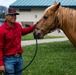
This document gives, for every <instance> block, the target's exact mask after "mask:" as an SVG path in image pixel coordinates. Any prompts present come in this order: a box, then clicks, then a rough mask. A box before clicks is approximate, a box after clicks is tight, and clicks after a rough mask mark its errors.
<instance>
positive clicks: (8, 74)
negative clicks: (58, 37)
mask: <svg viewBox="0 0 76 75" xmlns="http://www.w3.org/2000/svg"><path fill="white" fill-rule="evenodd" d="M37 51H38V42H37V38H36V50H35V53H34V56H33V58H32V59H31V61H30V62H29V63H28V64H27V65H26V66H25V67H24V68H23V69H21V70H19V71H17V72H14V73H8V72H6V73H7V75H10V74H15V73H18V72H21V71H23V70H25V69H26V68H27V67H28V66H30V65H31V63H32V62H33V61H34V59H35V57H36V54H37ZM0 75H2V72H0Z"/></svg>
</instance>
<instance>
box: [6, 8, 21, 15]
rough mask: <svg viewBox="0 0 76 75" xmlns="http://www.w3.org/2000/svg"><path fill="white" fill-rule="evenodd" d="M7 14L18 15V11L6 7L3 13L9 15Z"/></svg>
mask: <svg viewBox="0 0 76 75" xmlns="http://www.w3.org/2000/svg"><path fill="white" fill-rule="evenodd" d="M9 14H15V15H19V13H17V12H16V10H15V8H8V9H6V11H5V15H9Z"/></svg>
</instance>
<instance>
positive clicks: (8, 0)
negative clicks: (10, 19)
mask: <svg viewBox="0 0 76 75" xmlns="http://www.w3.org/2000/svg"><path fill="white" fill-rule="evenodd" d="M15 1H16V0H0V6H1V5H2V6H6V7H7V8H8V7H9V5H10V4H12V3H13V2H15Z"/></svg>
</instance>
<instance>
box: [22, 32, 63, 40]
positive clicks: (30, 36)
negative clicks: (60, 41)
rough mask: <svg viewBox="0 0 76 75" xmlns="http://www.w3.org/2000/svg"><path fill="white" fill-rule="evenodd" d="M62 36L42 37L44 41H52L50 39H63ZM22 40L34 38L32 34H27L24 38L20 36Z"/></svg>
mask: <svg viewBox="0 0 76 75" xmlns="http://www.w3.org/2000/svg"><path fill="white" fill-rule="evenodd" d="M63 37H64V36H48V35H46V36H44V39H50V38H51V39H52V38H63ZM22 40H34V37H33V34H32V33H30V34H27V35H25V36H22Z"/></svg>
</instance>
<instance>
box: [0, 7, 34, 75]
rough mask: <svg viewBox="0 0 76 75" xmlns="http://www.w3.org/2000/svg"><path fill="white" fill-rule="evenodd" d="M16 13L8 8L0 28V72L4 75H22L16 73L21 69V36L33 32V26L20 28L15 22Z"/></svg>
mask: <svg viewBox="0 0 76 75" xmlns="http://www.w3.org/2000/svg"><path fill="white" fill-rule="evenodd" d="M16 15H19V13H16V11H15V9H14V8H8V10H7V11H6V12H5V19H6V21H5V22H4V24H3V25H2V26H0V72H4V75H8V74H7V73H6V72H8V73H14V72H15V74H9V75H22V72H18V71H19V70H21V69H23V59H22V53H23V50H22V48H21V36H22V35H25V34H28V33H30V32H32V31H33V30H34V26H30V27H28V28H22V27H21V25H20V24H19V23H18V22H16Z"/></svg>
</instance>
